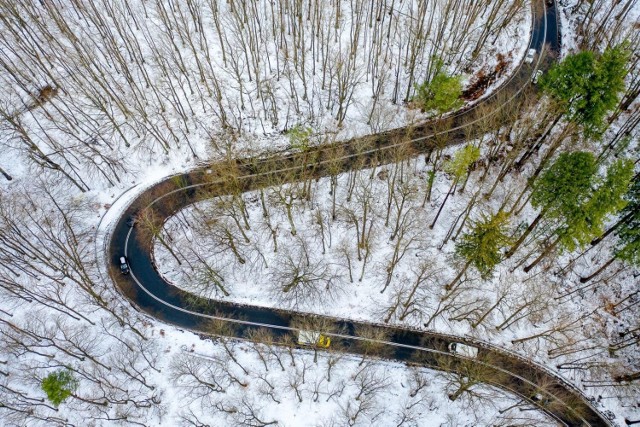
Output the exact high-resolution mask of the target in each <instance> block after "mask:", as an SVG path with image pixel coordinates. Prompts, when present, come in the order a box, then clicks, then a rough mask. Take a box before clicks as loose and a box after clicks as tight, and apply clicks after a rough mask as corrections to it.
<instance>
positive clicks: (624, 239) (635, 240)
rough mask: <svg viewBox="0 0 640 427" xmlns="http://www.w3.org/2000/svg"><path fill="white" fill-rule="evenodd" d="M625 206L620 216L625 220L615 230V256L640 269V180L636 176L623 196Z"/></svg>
mask: <svg viewBox="0 0 640 427" xmlns="http://www.w3.org/2000/svg"><path fill="white" fill-rule="evenodd" d="M625 199H626V200H627V205H626V206H625V207H624V209H623V210H622V211H621V212H620V216H621V217H623V218H627V219H626V221H623V222H622V224H621V226H620V227H619V228H618V229H617V230H616V236H618V239H619V241H618V244H617V246H616V250H615V256H616V258H618V259H621V260H623V261H626V262H628V263H629V264H631V265H635V266H638V267H640V178H638V176H636V178H635V180H634V181H633V183H632V185H631V188H630V189H629V191H628V192H627V195H626V196H625Z"/></svg>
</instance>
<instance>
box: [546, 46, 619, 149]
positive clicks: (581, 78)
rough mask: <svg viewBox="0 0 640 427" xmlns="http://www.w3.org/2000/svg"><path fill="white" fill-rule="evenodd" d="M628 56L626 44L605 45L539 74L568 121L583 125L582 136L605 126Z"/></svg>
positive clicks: (598, 130)
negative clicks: (604, 49) (599, 51)
mask: <svg viewBox="0 0 640 427" xmlns="http://www.w3.org/2000/svg"><path fill="white" fill-rule="evenodd" d="M629 57H630V50H629V49H628V46H627V45H626V44H621V45H618V46H615V47H611V48H608V49H607V50H606V51H605V52H604V53H603V54H601V55H597V54H596V53H594V52H580V53H577V54H574V55H569V56H567V57H566V58H565V59H564V60H563V61H562V62H561V63H559V64H556V65H555V66H553V67H552V68H551V69H550V70H549V72H548V73H547V74H545V75H544V76H542V78H541V79H540V86H541V88H542V90H543V91H544V92H545V93H547V94H548V95H550V96H551V97H552V98H553V99H555V100H556V101H557V102H558V103H560V105H562V106H564V108H565V111H566V114H567V118H568V119H569V120H570V121H573V122H575V123H578V124H580V125H582V126H583V129H584V132H585V136H587V137H591V136H598V135H600V134H602V132H604V130H605V129H606V121H605V118H606V116H607V114H608V113H609V112H610V111H612V110H613V109H614V108H615V107H616V105H617V104H618V98H619V96H620V94H621V93H623V92H624V77H625V75H626V73H627V63H628V61H629Z"/></svg>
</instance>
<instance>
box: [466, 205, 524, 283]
mask: <svg viewBox="0 0 640 427" xmlns="http://www.w3.org/2000/svg"><path fill="white" fill-rule="evenodd" d="M508 226H509V216H508V214H507V213H506V212H503V211H498V213H496V214H495V215H482V217H481V219H480V220H478V221H475V222H473V223H472V224H471V227H470V229H469V231H468V232H467V233H465V234H464V235H463V236H462V237H461V238H460V240H459V241H458V243H456V255H458V256H459V257H461V258H463V259H464V260H466V262H467V264H468V265H472V266H473V267H475V268H476V270H478V271H479V272H480V275H481V276H482V278H483V279H487V278H489V277H491V274H492V273H493V270H494V269H495V267H496V265H498V264H499V263H500V261H501V260H502V253H501V249H502V248H504V247H505V246H507V245H508V244H510V243H511V238H510V237H509V230H508Z"/></svg>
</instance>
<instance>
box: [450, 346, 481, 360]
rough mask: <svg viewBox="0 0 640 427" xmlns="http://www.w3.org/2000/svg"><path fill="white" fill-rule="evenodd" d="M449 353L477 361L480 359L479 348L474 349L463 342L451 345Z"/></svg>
mask: <svg viewBox="0 0 640 427" xmlns="http://www.w3.org/2000/svg"><path fill="white" fill-rule="evenodd" d="M449 351H450V352H451V353H453V354H459V355H460V356H464V357H468V358H470V359H475V358H476V357H478V347H474V346H472V345H469V344H462V343H461V342H452V343H451V344H449Z"/></svg>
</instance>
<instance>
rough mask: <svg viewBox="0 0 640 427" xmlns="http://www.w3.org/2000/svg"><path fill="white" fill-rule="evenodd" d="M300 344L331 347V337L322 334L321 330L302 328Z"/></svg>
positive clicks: (299, 336) (299, 335)
mask: <svg viewBox="0 0 640 427" xmlns="http://www.w3.org/2000/svg"><path fill="white" fill-rule="evenodd" d="M298 344H300V345H310V346H316V347H322V348H329V346H330V345H331V338H329V337H326V336H324V335H322V334H321V333H320V332H316V331H305V330H302V331H300V332H298Z"/></svg>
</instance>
